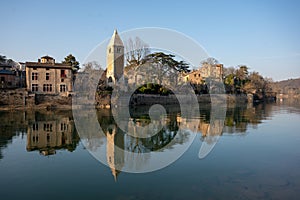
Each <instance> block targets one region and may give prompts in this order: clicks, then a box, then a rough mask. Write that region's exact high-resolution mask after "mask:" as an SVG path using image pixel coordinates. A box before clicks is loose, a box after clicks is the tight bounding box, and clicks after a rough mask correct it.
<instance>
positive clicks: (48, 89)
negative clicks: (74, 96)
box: [43, 84, 52, 92]
mask: <svg viewBox="0 0 300 200" xmlns="http://www.w3.org/2000/svg"><path fill="white" fill-rule="evenodd" d="M43 91H44V92H52V84H44V85H43Z"/></svg>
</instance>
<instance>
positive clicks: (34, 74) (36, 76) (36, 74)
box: [31, 72, 38, 81]
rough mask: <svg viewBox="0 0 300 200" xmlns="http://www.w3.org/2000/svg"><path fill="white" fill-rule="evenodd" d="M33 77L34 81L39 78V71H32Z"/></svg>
mask: <svg viewBox="0 0 300 200" xmlns="http://www.w3.org/2000/svg"><path fill="white" fill-rule="evenodd" d="M31 79H32V80H33V81H36V80H38V73H36V72H32V74H31Z"/></svg>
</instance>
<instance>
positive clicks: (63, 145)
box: [26, 113, 79, 156]
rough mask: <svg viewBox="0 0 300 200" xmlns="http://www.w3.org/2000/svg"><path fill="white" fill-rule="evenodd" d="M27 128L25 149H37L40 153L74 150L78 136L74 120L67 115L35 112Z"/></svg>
mask: <svg viewBox="0 0 300 200" xmlns="http://www.w3.org/2000/svg"><path fill="white" fill-rule="evenodd" d="M34 115H36V116H34V119H35V120H33V121H30V123H29V124H28V129H27V145H26V149H27V151H39V152H40V154H42V155H45V156H47V155H53V154H56V150H60V149H66V150H68V151H74V150H75V148H76V146H77V143H78V142H79V137H78V135H77V133H75V131H74V122H73V120H72V119H71V118H70V116H68V115H41V114H39V113H35V114H34Z"/></svg>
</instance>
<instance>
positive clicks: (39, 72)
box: [25, 56, 74, 96]
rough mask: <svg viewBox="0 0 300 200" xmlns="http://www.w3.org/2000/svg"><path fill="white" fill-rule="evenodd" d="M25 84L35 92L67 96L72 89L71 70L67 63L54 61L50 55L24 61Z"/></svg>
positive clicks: (30, 90) (29, 89)
mask: <svg viewBox="0 0 300 200" xmlns="http://www.w3.org/2000/svg"><path fill="white" fill-rule="evenodd" d="M25 66H26V85H27V90H28V91H29V92H32V93H35V94H53V95H60V96H69V95H70V94H71V93H72V90H73V76H74V75H73V71H72V66H71V65H68V64H62V63H56V62H55V59H53V58H52V57H50V56H43V57H41V59H38V62H26V63H25Z"/></svg>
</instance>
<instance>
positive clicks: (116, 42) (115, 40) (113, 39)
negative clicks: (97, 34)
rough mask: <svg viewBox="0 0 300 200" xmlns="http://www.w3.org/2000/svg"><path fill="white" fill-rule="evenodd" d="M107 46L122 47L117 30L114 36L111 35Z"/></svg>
mask: <svg viewBox="0 0 300 200" xmlns="http://www.w3.org/2000/svg"><path fill="white" fill-rule="evenodd" d="M108 46H124V45H123V42H122V40H121V38H120V36H119V34H118V31H117V29H116V30H115V31H114V34H113V35H112V37H111V39H110V41H109V43H108Z"/></svg>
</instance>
